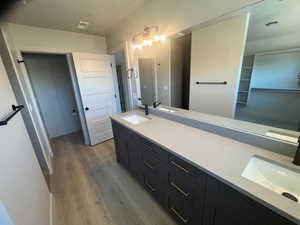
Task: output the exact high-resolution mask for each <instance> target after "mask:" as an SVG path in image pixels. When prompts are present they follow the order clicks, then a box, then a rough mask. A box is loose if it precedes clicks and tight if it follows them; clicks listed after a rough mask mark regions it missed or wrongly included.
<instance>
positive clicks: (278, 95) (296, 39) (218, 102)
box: [135, 0, 300, 131]
mask: <svg viewBox="0 0 300 225" xmlns="http://www.w3.org/2000/svg"><path fill="white" fill-rule="evenodd" d="M299 12H300V2H299V1H298V0H285V1H278V0H266V1H263V2H261V3H259V4H256V5H254V6H251V7H249V8H247V9H243V10H240V11H239V12H235V13H234V14H230V15H225V16H223V17H222V18H216V19H214V20H213V21H209V22H207V23H205V24H200V25H198V26H196V27H192V28H190V29H187V30H184V31H182V32H180V33H176V34H173V35H170V36H168V39H167V41H166V42H165V43H158V44H153V45H152V46H147V47H143V49H141V50H140V49H136V50H135V52H136V54H137V56H138V57H137V58H138V64H139V66H138V67H139V79H140V81H139V82H140V87H139V88H140V90H141V99H142V103H143V102H145V103H146V104H149V105H151V103H152V102H154V101H160V102H161V103H162V104H163V105H166V106H172V107H176V108H182V109H188V110H193V111H197V112H201V113H206V114H212V115H218V116H223V117H227V118H231V119H237V120H243V121H248V122H252V123H258V124H263V125H267V126H270V127H277V128H283V129H288V130H292V131H299V129H300V126H299V124H300V123H299V122H300V82H299V77H298V76H299V75H298V74H299V73H300V60H299V59H300V31H299V27H300V14H299ZM150 61H151V65H152V66H150ZM146 62H147V63H146ZM150 71H152V72H150ZM150 73H151V75H150ZM145 82H146V83H149V88H148V85H145ZM146 90H148V92H147V93H145V91H146Z"/></svg>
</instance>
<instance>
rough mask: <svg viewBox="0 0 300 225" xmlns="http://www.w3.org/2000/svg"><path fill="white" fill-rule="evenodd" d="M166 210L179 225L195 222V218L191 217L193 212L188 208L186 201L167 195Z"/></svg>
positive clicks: (189, 224) (188, 224)
mask: <svg viewBox="0 0 300 225" xmlns="http://www.w3.org/2000/svg"><path fill="white" fill-rule="evenodd" d="M168 210H169V212H170V213H171V214H172V215H173V217H174V218H175V219H176V220H177V221H178V222H179V223H180V224H186V225H192V224H195V223H194V221H196V220H195V219H196V218H195V217H194V215H193V214H194V213H195V212H194V211H193V209H192V208H191V207H190V205H189V202H188V201H184V200H182V199H181V198H178V197H177V196H174V195H172V194H169V196H168ZM199 224H200V223H199Z"/></svg>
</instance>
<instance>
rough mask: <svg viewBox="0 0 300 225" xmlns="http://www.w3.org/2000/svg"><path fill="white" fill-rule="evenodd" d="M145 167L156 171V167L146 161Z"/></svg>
mask: <svg viewBox="0 0 300 225" xmlns="http://www.w3.org/2000/svg"><path fill="white" fill-rule="evenodd" d="M144 165H145V166H147V167H148V168H149V169H151V170H154V166H152V165H151V164H150V163H148V162H147V161H145V160H144Z"/></svg>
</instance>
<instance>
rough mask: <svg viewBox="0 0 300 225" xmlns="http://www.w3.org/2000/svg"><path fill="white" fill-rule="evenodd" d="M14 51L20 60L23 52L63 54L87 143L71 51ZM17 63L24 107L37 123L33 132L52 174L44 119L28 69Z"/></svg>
mask: <svg viewBox="0 0 300 225" xmlns="http://www.w3.org/2000/svg"><path fill="white" fill-rule="evenodd" d="M15 53H16V58H17V59H18V60H21V61H22V60H23V55H22V54H23V53H31V54H55V55H64V56H65V57H66V60H67V64H68V68H69V73H70V76H71V81H72V86H73V90H74V95H75V100H76V106H77V110H78V113H79V117H80V123H81V127H82V131H83V135H84V143H85V144H87V145H88V144H89V137H88V134H87V133H86V130H85V129H84V127H85V126H86V125H85V119H84V120H83V119H82V113H80V111H81V109H82V107H80V105H79V104H80V103H81V102H79V101H78V99H77V97H76V92H77V90H76V79H74V74H73V73H72V71H71V68H72V61H71V60H70V56H69V55H70V54H71V53H69V52H60V51H43V50H39V51H36V50H31V49H18V50H16V52H15ZM17 65H19V68H20V71H19V72H20V73H18V75H19V76H20V77H19V83H20V84H21V86H22V88H23V90H22V92H23V95H24V96H25V99H26V100H27V101H26V107H28V109H29V112H30V117H31V119H32V120H33V121H34V122H36V123H37V124H34V127H35V132H36V134H37V136H38V137H39V141H40V145H41V147H42V149H43V155H44V158H45V159H46V163H47V165H48V168H49V171H50V174H53V168H52V163H51V161H49V160H48V157H47V153H48V154H50V156H51V159H52V158H53V151H52V147H51V144H50V139H49V137H48V134H47V131H46V127H45V124H44V121H43V119H42V116H41V112H40V109H39V107H38V104H37V99H36V98H35V95H34V91H33V87H32V85H31V82H30V79H29V75H28V71H27V69H26V66H25V64H24V63H19V64H17ZM37 126H39V128H40V129H38V128H37ZM43 143H44V144H43Z"/></svg>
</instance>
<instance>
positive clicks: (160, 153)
mask: <svg viewBox="0 0 300 225" xmlns="http://www.w3.org/2000/svg"><path fill="white" fill-rule="evenodd" d="M140 148H141V150H145V151H147V152H148V153H149V155H152V156H153V157H155V158H157V159H158V160H159V161H160V162H162V163H164V162H167V158H168V153H167V152H166V151H165V150H163V149H161V148H160V147H158V146H157V145H155V144H153V143H151V142H150V141H148V140H146V139H145V138H142V137H140Z"/></svg>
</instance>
